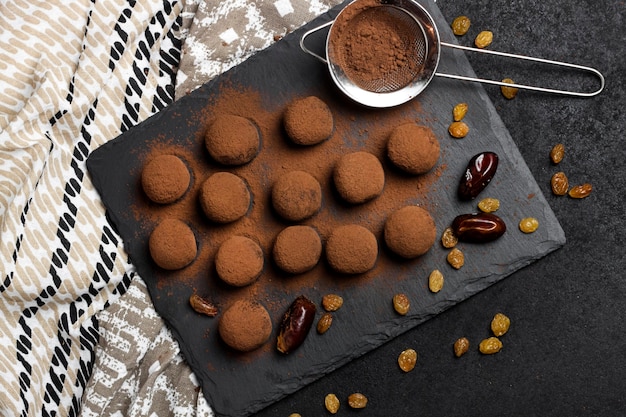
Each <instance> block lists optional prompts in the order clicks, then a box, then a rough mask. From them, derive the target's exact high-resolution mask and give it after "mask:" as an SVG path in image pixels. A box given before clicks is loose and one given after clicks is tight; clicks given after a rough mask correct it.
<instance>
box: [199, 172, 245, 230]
mask: <svg viewBox="0 0 626 417" xmlns="http://www.w3.org/2000/svg"><path fill="white" fill-rule="evenodd" d="M199 198H200V206H201V207H202V210H203V211H204V214H206V216H207V217H208V218H209V219H210V220H212V221H214V222H217V223H230V222H234V221H235V220H238V219H240V218H242V217H243V216H245V214H246V213H247V212H248V208H249V207H250V191H249V190H248V186H247V185H246V183H245V182H244V180H243V179H241V178H240V177H238V176H237V175H235V174H231V173H230V172H217V173H215V174H213V175H211V176H210V177H209V178H207V179H206V180H205V181H204V182H203V183H202V187H201V188H200V196H199Z"/></svg>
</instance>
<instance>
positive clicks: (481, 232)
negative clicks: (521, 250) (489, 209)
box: [452, 213, 506, 243]
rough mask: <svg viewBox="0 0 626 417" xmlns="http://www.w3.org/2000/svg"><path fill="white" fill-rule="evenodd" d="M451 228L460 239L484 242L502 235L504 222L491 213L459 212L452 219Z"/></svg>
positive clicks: (504, 230)
mask: <svg viewBox="0 0 626 417" xmlns="http://www.w3.org/2000/svg"><path fill="white" fill-rule="evenodd" d="M452 230H453V231H454V234H455V235H456V237H457V238H459V240H460V241H463V242H471V243H485V242H491V241H493V240H496V239H498V238H499V237H500V236H502V235H503V234H504V232H506V224H505V223H504V221H503V220H502V219H501V218H500V217H498V216H496V215H495V214H493V213H471V214H461V215H460V216H457V217H455V219H454V220H453V221H452Z"/></svg>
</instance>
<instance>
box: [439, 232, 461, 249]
mask: <svg viewBox="0 0 626 417" xmlns="http://www.w3.org/2000/svg"><path fill="white" fill-rule="evenodd" d="M457 243H459V238H457V237H456V236H455V235H454V231H453V230H452V227H446V228H445V230H444V231H443V233H442V234H441V244H442V245H443V247H444V248H446V249H450V248H453V247H455V246H456V244H457Z"/></svg>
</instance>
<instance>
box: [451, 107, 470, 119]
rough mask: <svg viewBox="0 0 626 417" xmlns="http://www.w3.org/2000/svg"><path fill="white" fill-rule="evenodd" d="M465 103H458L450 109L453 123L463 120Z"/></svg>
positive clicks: (465, 109) (465, 110)
mask: <svg viewBox="0 0 626 417" xmlns="http://www.w3.org/2000/svg"><path fill="white" fill-rule="evenodd" d="M467 108H468V106H467V103H459V104H457V105H456V106H454V108H453V109H452V118H453V119H454V121H455V122H460V121H461V120H463V118H464V117H465V115H466V114H467Z"/></svg>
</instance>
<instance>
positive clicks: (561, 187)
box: [550, 172, 569, 195]
mask: <svg viewBox="0 0 626 417" xmlns="http://www.w3.org/2000/svg"><path fill="white" fill-rule="evenodd" d="M550 187H551V188H552V193H553V194H554V195H565V194H567V190H568V189H569V181H568V179H567V176H566V175H565V173H564V172H557V173H555V174H554V175H553V176H552V178H551V179H550Z"/></svg>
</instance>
